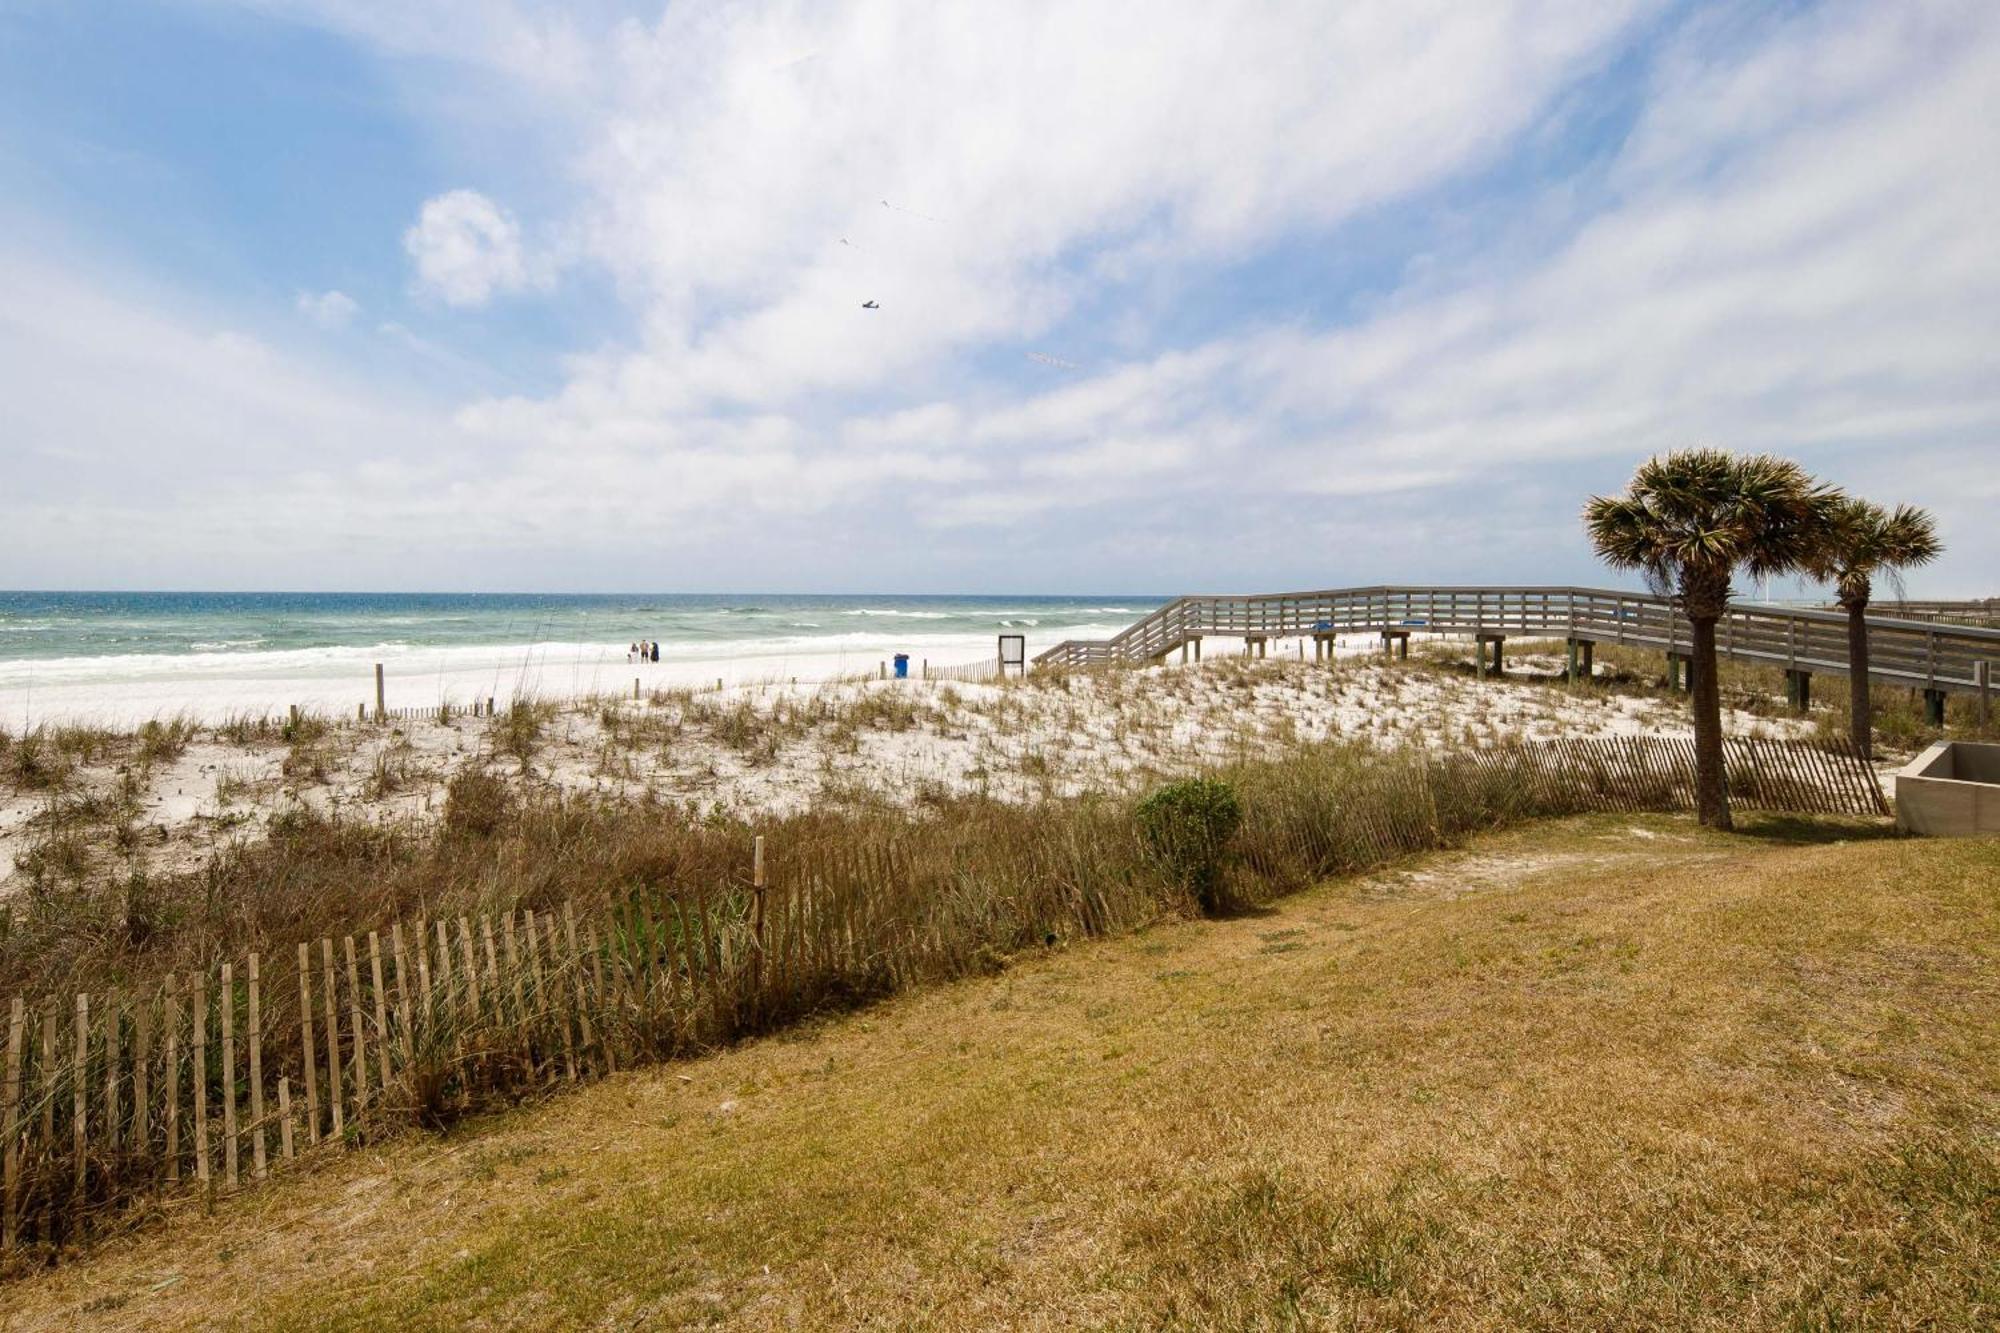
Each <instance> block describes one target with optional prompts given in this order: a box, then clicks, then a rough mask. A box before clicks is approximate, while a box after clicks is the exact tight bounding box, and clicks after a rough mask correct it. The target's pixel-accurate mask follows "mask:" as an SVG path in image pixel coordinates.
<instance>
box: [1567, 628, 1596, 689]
mask: <svg viewBox="0 0 2000 1333" xmlns="http://www.w3.org/2000/svg"><path fill="white" fill-rule="evenodd" d="M1596 648H1597V644H1596V643H1595V642H1594V641H1592V640H1590V639H1579V638H1577V637H1576V636H1574V635H1571V636H1570V640H1569V673H1568V674H1569V681H1570V683H1571V684H1572V685H1574V684H1575V683H1576V682H1577V681H1584V682H1586V683H1587V682H1588V681H1589V680H1590V679H1591V676H1592V675H1593V673H1594V672H1595V670H1596V666H1595V663H1593V662H1592V660H1591V659H1592V657H1593V656H1594V655H1595V652H1596Z"/></svg>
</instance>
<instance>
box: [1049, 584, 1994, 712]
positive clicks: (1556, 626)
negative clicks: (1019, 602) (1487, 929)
mask: <svg viewBox="0 0 2000 1333" xmlns="http://www.w3.org/2000/svg"><path fill="white" fill-rule="evenodd" d="M1868 624H1869V630H1870V634H1869V670H1868V675H1869V679H1871V680H1873V681H1877V682H1879V683H1881V684H1884V685H1900V686H1904V687H1906V688H1912V689H1921V690H1927V691H1933V692H1935V693H1936V694H1937V695H1939V696H1942V695H1943V694H1945V693H1981V692H1983V691H1985V690H1987V689H1989V688H1990V686H1991V684H1992V683H1993V682H1994V678H1995V677H1996V676H2000V668H1996V667H1995V666H1994V665H1993V664H1994V663H1996V662H2000V629H1988V628H1983V627H1978V626H1972V625H1959V624H1951V623H1945V622H1940V621H1934V620H1901V619H1895V618H1892V617H1887V616H1870V617H1869V618H1868ZM1342 634H1349V635H1351V634H1379V635H1382V636H1384V638H1385V641H1387V640H1389V639H1395V638H1399V637H1406V636H1408V635H1411V634H1443V635H1460V636H1466V637H1474V638H1481V639H1486V640H1500V639H1505V638H1509V637H1521V638H1558V639H1567V640H1571V641H1573V642H1576V643H1580V644H1598V643H1615V644H1621V645H1627V646H1635V647H1644V648H1656V649H1659V650H1661V651H1662V652H1667V653H1677V654H1686V653H1688V652H1689V651H1690V650H1691V648H1692V639H1691V636H1690V632H1689V626H1688V621H1687V617H1686V616H1683V615H1682V614H1680V612H1678V611H1677V610H1675V609H1674V606H1673V604H1672V602H1671V601H1670V600H1669V599H1667V598H1664V597H1658V596H1654V595H1652V594H1649V593H1639V592H1619V591H1617V590H1615V589H1606V588H1571V587H1425V588H1419V587H1393V586H1387V585H1383V586H1377V587H1363V588H1333V589H1327V590H1324V591H1319V592H1282V593H1265V594H1260V595H1255V596H1235V597H1177V598H1175V599H1174V600H1173V601H1171V602H1169V603H1167V604H1166V605H1165V606H1163V607H1161V608H1160V609H1159V610H1157V611H1155V612H1153V613H1152V614H1151V615H1149V616H1147V617H1145V618H1144V619H1143V620H1140V621H1139V622H1138V623H1137V624H1134V625H1133V626H1132V627H1131V628H1130V629H1127V630H1125V631H1123V632H1122V633H1120V634H1118V635H1116V636H1114V637H1112V638H1109V639H1100V640H1083V639H1070V640H1066V641H1064V642H1062V643H1059V644H1057V645H1056V646H1055V647H1053V648H1051V649H1049V650H1048V651H1047V652H1045V653H1042V654H1041V655H1040V656H1038V657H1037V658H1036V659H1035V663H1036V665H1038V666H1068V667H1085V666H1099V665H1106V664H1109V663H1113V662H1153V661H1160V660H1162V659H1164V658H1165V657H1166V656H1167V655H1168V654H1169V653H1171V652H1173V651H1175V650H1176V649H1181V648H1184V647H1186V646H1187V645H1189V644H1194V645H1197V651H1199V647H1198V645H1199V642H1200V640H1201V639H1202V638H1204V637H1206V636H1212V635H1217V636H1225V637H1241V638H1243V639H1245V640H1248V641H1250V642H1253V643H1255V642H1262V641H1265V640H1269V639H1279V638H1294V637H1310V638H1317V639H1321V640H1326V641H1330V640H1331V639H1332V637H1333V636H1335V635H1342ZM1716 651H1717V652H1718V653H1720V654H1721V655H1722V656H1723V657H1726V658H1729V659H1731V660H1734V661H1739V662H1755V663H1761V664H1764V665H1767V666H1776V667H1782V668H1784V669H1785V670H1787V671H1792V672H1799V673H1807V674H1809V673H1814V672H1821V671H1825V672H1831V673H1834V674H1836V675H1845V674H1847V616H1846V615H1845V613H1843V612H1839V611H1821V610H1810V609H1805V608H1792V607H1781V606H1771V605H1766V604H1762V603H1737V604H1735V605H1732V606H1731V607H1730V609H1729V613H1728V614H1727V615H1726V616H1724V617H1723V619H1722V622H1721V623H1720V624H1719V625H1718V626H1717V629H1716Z"/></svg>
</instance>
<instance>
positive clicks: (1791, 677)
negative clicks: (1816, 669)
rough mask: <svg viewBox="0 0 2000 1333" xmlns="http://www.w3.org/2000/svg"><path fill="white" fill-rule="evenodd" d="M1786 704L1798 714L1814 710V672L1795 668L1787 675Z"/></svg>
mask: <svg viewBox="0 0 2000 1333" xmlns="http://www.w3.org/2000/svg"><path fill="white" fill-rule="evenodd" d="M1785 702H1786V703H1788V704H1790V705H1791V706H1792V711H1793V712H1797V713H1804V712H1807V711H1809V710H1810V709H1811V708H1812V672H1810V671H1800V670H1799V669H1798V668H1796V667H1794V668H1792V669H1791V670H1790V671H1787V672H1786V673H1785Z"/></svg>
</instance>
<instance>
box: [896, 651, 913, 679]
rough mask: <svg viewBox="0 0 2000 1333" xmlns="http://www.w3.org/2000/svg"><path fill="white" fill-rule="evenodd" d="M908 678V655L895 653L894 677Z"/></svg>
mask: <svg viewBox="0 0 2000 1333" xmlns="http://www.w3.org/2000/svg"><path fill="white" fill-rule="evenodd" d="M909 678H910V655H909V654H908V653H897V654H896V679H897V680H908V679H909Z"/></svg>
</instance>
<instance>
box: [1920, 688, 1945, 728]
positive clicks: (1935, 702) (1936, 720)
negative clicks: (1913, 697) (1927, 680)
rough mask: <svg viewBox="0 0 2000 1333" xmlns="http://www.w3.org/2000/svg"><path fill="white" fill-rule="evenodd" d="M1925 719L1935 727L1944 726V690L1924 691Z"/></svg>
mask: <svg viewBox="0 0 2000 1333" xmlns="http://www.w3.org/2000/svg"><path fill="white" fill-rule="evenodd" d="M1924 721H1925V722H1927V723H1929V724H1930V725H1931V726H1933V727H1942V726H1944V691H1943V690H1937V689H1930V690H1925V691H1924Z"/></svg>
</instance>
